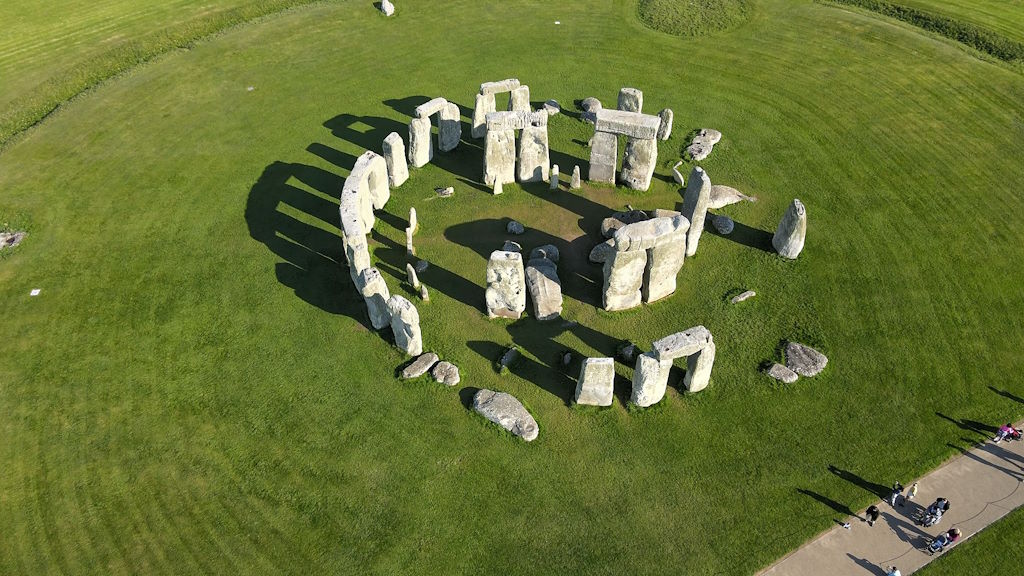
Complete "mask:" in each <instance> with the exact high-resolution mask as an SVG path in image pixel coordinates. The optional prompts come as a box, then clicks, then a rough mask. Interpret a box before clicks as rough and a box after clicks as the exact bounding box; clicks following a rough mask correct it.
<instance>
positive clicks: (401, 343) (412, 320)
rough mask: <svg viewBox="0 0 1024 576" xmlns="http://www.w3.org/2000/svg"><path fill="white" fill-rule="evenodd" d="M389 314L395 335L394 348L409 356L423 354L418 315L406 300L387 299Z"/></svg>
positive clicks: (401, 298)
mask: <svg viewBox="0 0 1024 576" xmlns="http://www.w3.org/2000/svg"><path fill="white" fill-rule="evenodd" d="M388 312H389V313H390V314H391V331H392V332H394V334H395V346H398V347H399V348H400V349H401V350H402V351H403V352H405V353H406V354H408V355H409V356H419V355H420V354H422V353H423V336H422V335H421V334H420V314H419V312H417V311H416V307H415V306H413V304H412V302H409V300H408V299H406V298H404V297H402V296H398V295H397V294H396V295H392V296H391V298H389V299H388Z"/></svg>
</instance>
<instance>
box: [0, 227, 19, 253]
mask: <svg viewBox="0 0 1024 576" xmlns="http://www.w3.org/2000/svg"><path fill="white" fill-rule="evenodd" d="M24 239H25V232H20V231H19V232H0V250H3V249H4V248H14V247H15V246H17V245H18V244H21V241H22V240H24Z"/></svg>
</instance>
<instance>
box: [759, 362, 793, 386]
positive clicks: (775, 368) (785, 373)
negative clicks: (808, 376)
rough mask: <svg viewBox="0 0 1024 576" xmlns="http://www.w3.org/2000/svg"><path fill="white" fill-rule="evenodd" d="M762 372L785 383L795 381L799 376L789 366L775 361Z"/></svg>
mask: <svg viewBox="0 0 1024 576" xmlns="http://www.w3.org/2000/svg"><path fill="white" fill-rule="evenodd" d="M764 373H765V374H767V375H768V376H770V377H771V378H774V379H776V380H778V381H780V382H783V383H785V384H792V383H793V382H796V380H797V378H799V377H800V376H798V375H797V373H796V372H793V371H792V370H790V369H789V368H786V367H785V366H783V365H782V364H779V363H777V362H776V363H775V364H772V365H771V366H770V367H768V369H767V370H765V371H764Z"/></svg>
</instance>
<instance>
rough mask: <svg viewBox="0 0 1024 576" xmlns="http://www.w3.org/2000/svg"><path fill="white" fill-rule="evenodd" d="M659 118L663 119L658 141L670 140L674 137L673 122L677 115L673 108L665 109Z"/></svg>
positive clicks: (659, 114)
mask: <svg viewBox="0 0 1024 576" xmlns="http://www.w3.org/2000/svg"><path fill="white" fill-rule="evenodd" d="M658 117H659V118H661V126H658V140H668V139H669V137H670V136H672V121H673V119H674V118H675V115H674V114H673V113H672V109H671V108H665V109H663V110H662V111H661V112H658Z"/></svg>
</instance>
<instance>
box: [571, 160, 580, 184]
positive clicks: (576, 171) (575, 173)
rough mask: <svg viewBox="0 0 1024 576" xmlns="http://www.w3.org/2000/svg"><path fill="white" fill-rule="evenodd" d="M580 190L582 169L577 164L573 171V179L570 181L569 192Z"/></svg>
mask: <svg viewBox="0 0 1024 576" xmlns="http://www.w3.org/2000/svg"><path fill="white" fill-rule="evenodd" d="M579 189H580V167H579V164H577V165H576V166H575V167H573V169H572V178H570V179H569V190H579Z"/></svg>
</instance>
